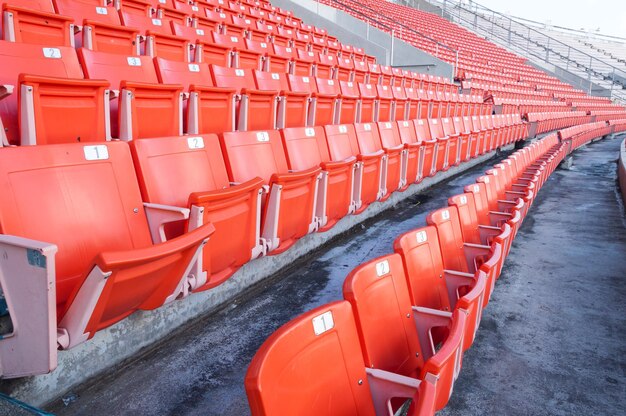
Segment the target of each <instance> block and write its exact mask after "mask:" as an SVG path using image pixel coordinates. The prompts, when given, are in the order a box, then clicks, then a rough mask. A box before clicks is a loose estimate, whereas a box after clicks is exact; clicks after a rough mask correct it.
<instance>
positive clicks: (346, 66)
mask: <svg viewBox="0 0 626 416" xmlns="http://www.w3.org/2000/svg"><path fill="white" fill-rule="evenodd" d="M337 79H338V80H340V81H353V80H354V61H353V60H352V58H346V57H344V56H343V55H342V57H341V58H339V59H337Z"/></svg>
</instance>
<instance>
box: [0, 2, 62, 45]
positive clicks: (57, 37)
mask: <svg viewBox="0 0 626 416" xmlns="http://www.w3.org/2000/svg"><path fill="white" fill-rule="evenodd" d="M2 15H3V20H4V24H3V25H2V26H0V27H2V28H3V32H4V33H2V39H4V40H7V41H10V42H19V43H32V44H36V45H42V46H44V45H45V46H74V25H73V19H72V18H71V17H68V16H60V15H57V14H55V13H53V12H50V11H41V10H33V9H30V8H26V7H19V6H15V5H12V4H11V3H5V4H4V5H3V6H2Z"/></svg>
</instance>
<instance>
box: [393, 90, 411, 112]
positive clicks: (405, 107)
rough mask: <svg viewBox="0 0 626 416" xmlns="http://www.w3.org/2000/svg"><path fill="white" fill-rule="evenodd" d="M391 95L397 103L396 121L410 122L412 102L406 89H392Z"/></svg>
mask: <svg viewBox="0 0 626 416" xmlns="http://www.w3.org/2000/svg"><path fill="white" fill-rule="evenodd" d="M391 93H392V95H393V99H394V102H395V111H394V118H395V120H409V112H410V108H411V101H409V98H408V97H407V95H406V91H405V89H404V87H400V86H395V87H392V88H391Z"/></svg>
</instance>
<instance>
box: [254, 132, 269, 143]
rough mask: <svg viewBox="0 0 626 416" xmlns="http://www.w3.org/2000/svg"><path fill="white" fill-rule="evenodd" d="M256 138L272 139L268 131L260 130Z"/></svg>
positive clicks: (266, 140) (260, 139)
mask: <svg viewBox="0 0 626 416" xmlns="http://www.w3.org/2000/svg"><path fill="white" fill-rule="evenodd" d="M256 139H257V141H259V142H269V141H270V135H269V133H268V132H266V131H260V132H258V133H257V134H256Z"/></svg>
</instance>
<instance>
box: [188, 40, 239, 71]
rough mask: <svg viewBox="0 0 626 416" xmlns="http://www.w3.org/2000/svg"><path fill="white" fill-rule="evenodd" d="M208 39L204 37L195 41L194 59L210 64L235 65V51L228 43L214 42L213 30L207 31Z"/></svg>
mask: <svg viewBox="0 0 626 416" xmlns="http://www.w3.org/2000/svg"><path fill="white" fill-rule="evenodd" d="M208 36H210V40H209V39H207V38H206V37H203V38H201V39H198V42H197V43H196V61H197V62H206V63H208V64H211V65H219V66H224V67H235V66H236V65H237V51H235V50H234V49H233V47H232V46H231V44H230V43H228V44H224V43H216V42H215V41H214V40H213V32H208Z"/></svg>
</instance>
